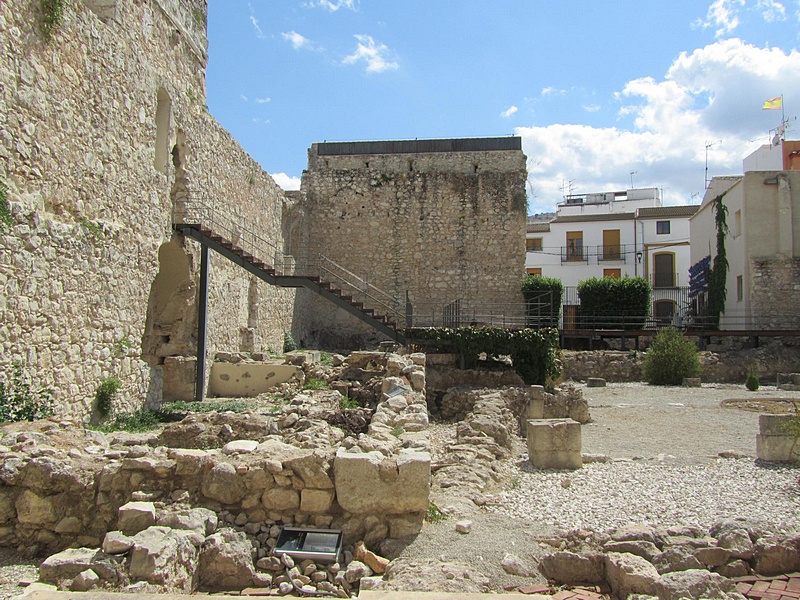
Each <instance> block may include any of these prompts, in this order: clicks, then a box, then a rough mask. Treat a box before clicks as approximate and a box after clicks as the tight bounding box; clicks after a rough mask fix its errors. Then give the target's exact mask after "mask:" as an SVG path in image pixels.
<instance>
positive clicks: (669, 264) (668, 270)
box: [653, 252, 675, 288]
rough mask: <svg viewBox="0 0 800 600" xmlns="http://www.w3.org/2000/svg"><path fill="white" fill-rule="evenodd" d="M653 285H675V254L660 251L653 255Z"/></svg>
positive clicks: (659, 286)
mask: <svg viewBox="0 0 800 600" xmlns="http://www.w3.org/2000/svg"><path fill="white" fill-rule="evenodd" d="M653 266H654V267H655V268H654V273H653V287H657V288H662V287H673V286H675V254H673V253H672V252H659V253H658V254H655V255H653Z"/></svg>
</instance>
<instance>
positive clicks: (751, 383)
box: [744, 368, 761, 392]
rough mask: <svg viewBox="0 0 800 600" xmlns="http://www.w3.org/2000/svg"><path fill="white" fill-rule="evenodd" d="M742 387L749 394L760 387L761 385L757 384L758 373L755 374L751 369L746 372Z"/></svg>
mask: <svg viewBox="0 0 800 600" xmlns="http://www.w3.org/2000/svg"><path fill="white" fill-rule="evenodd" d="M744 385H745V387H746V388H747V389H748V390H750V391H751V392H755V391H756V390H758V388H760V387H761V384H760V383H759V382H758V373H756V370H755V369H753V368H751V369H750V370H749V371H748V372H747V380H746V381H745V382H744Z"/></svg>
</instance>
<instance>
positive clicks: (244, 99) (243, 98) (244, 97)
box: [239, 94, 247, 102]
mask: <svg viewBox="0 0 800 600" xmlns="http://www.w3.org/2000/svg"><path fill="white" fill-rule="evenodd" d="M239 99H240V100H241V101H242V102H247V96H245V95H244V94H239Z"/></svg>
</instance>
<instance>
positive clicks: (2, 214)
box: [0, 180, 14, 232]
mask: <svg viewBox="0 0 800 600" xmlns="http://www.w3.org/2000/svg"><path fill="white" fill-rule="evenodd" d="M13 224H14V218H13V216H12V215H11V205H10V204H9V203H8V186H7V185H6V184H5V182H3V181H2V180H0V232H2V231H5V230H7V229H10V228H11V226H12V225H13Z"/></svg>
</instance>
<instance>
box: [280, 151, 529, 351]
mask: <svg viewBox="0 0 800 600" xmlns="http://www.w3.org/2000/svg"><path fill="white" fill-rule="evenodd" d="M377 144H381V143H377ZM389 144H391V143H389ZM525 177H526V170H525V156H524V154H523V153H522V152H521V151H520V150H487V151H451V152H444V151H442V152H438V151H437V152H422V153H419V152H417V153H386V154H344V155H329V154H320V152H319V145H318V144H315V145H313V146H312V147H311V149H310V150H309V168H308V170H307V171H306V172H305V173H304V175H303V183H302V187H301V189H302V190H303V192H304V193H305V211H306V212H305V214H306V219H307V231H308V240H307V249H308V250H309V252H312V253H321V254H323V255H325V256H327V257H329V258H331V259H333V260H334V261H336V262H337V263H338V264H340V265H342V266H344V267H346V268H347V269H348V270H349V271H351V272H352V273H354V274H355V275H358V276H359V277H362V278H365V279H366V280H367V281H369V282H370V283H371V284H373V285H375V286H377V287H378V288H380V289H381V290H383V291H385V292H387V293H388V294H389V295H390V296H391V297H393V298H396V299H397V300H398V302H399V304H400V306H401V308H403V309H404V307H405V301H406V292H408V295H409V299H410V301H411V303H412V304H413V305H414V314H415V318H416V320H415V324H422V323H421V322H418V319H419V318H425V316H426V315H429V314H432V313H433V314H436V315H439V318H440V316H441V312H442V308H443V307H444V306H445V305H446V304H449V303H452V302H454V301H455V300H459V299H461V300H463V301H465V302H471V303H473V304H492V305H515V304H518V303H521V302H522V296H521V293H520V290H519V287H520V281H521V278H522V274H523V273H524V260H525V249H524V248H525V244H524V240H525V213H526V202H525V198H526V196H525ZM294 251H295V253H301V252H302V251H303V249H302V248H296V249H295V250H294ZM302 310H303V312H302V314H303V316H304V317H306V319H307V325H308V327H307V330H306V332H305V337H307V338H309V339H314V340H318V341H320V342H326V341H329V340H333V341H336V340H342V338H343V337H346V336H347V335H351V336H352V333H353V332H354V331H361V330H359V329H358V328H357V326H356V325H355V324H354V322H353V319H352V318H351V317H349V316H348V315H346V314H344V313H343V311H333V310H331V309H329V308H328V307H323V305H322V304H320V303H319V302H318V301H316V300H315V299H308V300H306V299H304V306H303V307H302ZM509 310H510V311H512V312H513V310H514V309H513V308H512V309H509ZM401 325H403V324H401ZM350 341H351V342H355V343H357V342H358V340H352V339H351V340H350Z"/></svg>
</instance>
